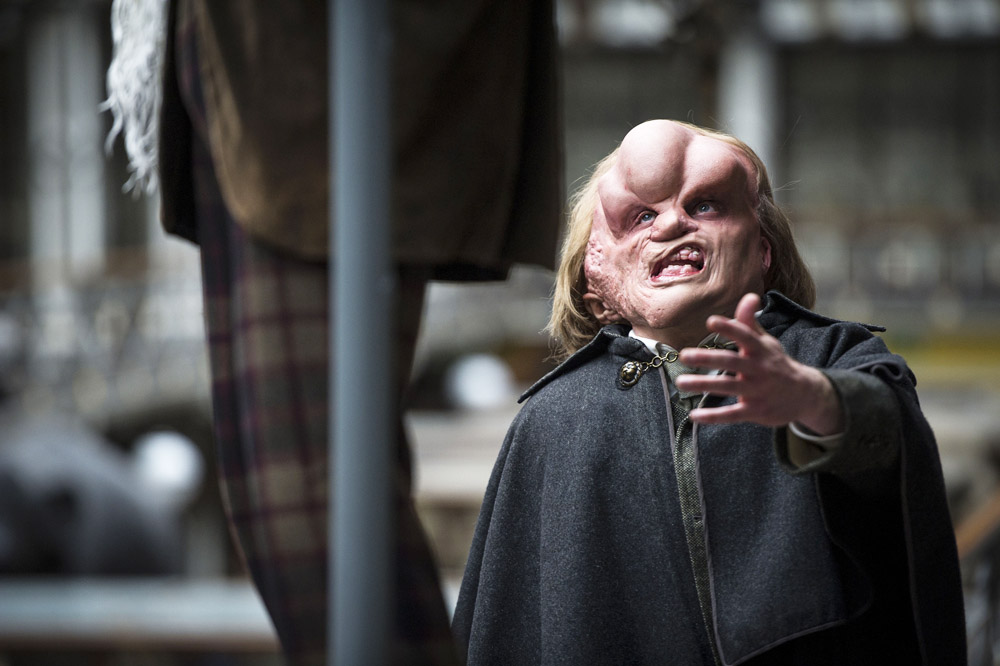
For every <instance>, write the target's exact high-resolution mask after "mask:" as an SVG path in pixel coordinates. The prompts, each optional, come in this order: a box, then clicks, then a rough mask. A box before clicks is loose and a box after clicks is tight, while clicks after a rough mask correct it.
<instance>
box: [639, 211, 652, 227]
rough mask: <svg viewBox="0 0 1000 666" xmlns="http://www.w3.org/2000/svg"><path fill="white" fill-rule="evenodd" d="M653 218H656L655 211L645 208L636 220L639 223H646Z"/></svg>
mask: <svg viewBox="0 0 1000 666" xmlns="http://www.w3.org/2000/svg"><path fill="white" fill-rule="evenodd" d="M655 219H656V213H654V212H653V211H650V210H647V211H646V212H645V213H643V214H642V215H640V216H639V220H638V221H639V222H641V223H643V224H646V223H648V222H652V221H653V220H655Z"/></svg>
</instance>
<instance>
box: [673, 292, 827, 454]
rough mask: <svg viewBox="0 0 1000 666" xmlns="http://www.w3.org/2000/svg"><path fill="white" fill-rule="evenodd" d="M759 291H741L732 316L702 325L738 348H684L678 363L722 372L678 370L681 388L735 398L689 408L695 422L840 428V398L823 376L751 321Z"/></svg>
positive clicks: (823, 432)
mask: <svg viewBox="0 0 1000 666" xmlns="http://www.w3.org/2000/svg"><path fill="white" fill-rule="evenodd" d="M759 308H760V296H758V295H757V294H746V295H745V296H744V297H743V298H742V299H740V302H739V305H737V306H736V313H735V316H734V318H733V319H729V318H727V317H721V316H719V315H713V316H711V317H709V318H708V320H707V322H706V326H707V327H708V330H709V331H711V332H713V333H718V334H719V335H721V336H722V337H724V338H727V339H728V340H732V341H733V342H734V343H736V345H737V347H738V348H739V351H729V350H725V349H701V348H687V349H683V350H681V352H680V361H681V363H683V364H684V365H687V366H689V367H697V368H708V369H713V370H722V371H723V374H716V375H699V374H684V375H680V376H679V377H677V387H678V388H679V389H681V390H684V391H695V392H701V393H711V394H714V395H723V396H734V397H736V398H737V401H736V403H734V404H732V405H724V406H722V407H707V408H699V409H693V410H691V415H690V418H691V420H692V421H694V422H695V423H736V422H742V421H749V422H752V423H759V424H760V425H764V426H770V427H777V426H785V425H788V424H789V423H791V422H793V421H794V422H795V423H798V424H801V425H803V426H805V427H806V428H809V429H810V430H812V431H813V432H814V433H816V434H818V435H830V434H834V433H837V432H840V431H842V430H843V414H842V411H841V407H840V401H839V399H838V397H837V394H836V391H834V388H833V385H832V384H831V383H830V380H829V379H827V377H826V375H824V374H823V373H822V372H820V371H819V370H817V369H816V368H813V367H810V366H808V365H804V364H802V363H799V362H798V361H796V360H795V359H793V358H791V357H790V356H788V355H787V354H786V353H785V351H784V350H783V349H782V347H781V343H780V342H778V340H777V338H775V337H774V336H772V335H770V334H769V333H767V331H765V330H764V329H763V328H761V326H760V324H758V323H757V320H756V318H755V317H754V313H755V312H756V311H757V310H758V309H759Z"/></svg>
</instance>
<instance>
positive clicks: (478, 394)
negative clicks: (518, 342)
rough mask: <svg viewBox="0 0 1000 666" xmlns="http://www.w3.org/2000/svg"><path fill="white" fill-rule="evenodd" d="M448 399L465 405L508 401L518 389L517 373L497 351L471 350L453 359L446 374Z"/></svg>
mask: <svg viewBox="0 0 1000 666" xmlns="http://www.w3.org/2000/svg"><path fill="white" fill-rule="evenodd" d="M444 392H445V397H447V399H448V402H449V403H450V404H452V405H454V406H455V407H458V408H463V409H490V408H493V407H500V406H502V405H506V404H508V403H510V402H511V401H512V400H514V399H515V394H516V392H517V389H516V386H515V383H514V373H512V372H511V370H510V368H509V367H508V366H507V364H506V363H504V362H503V360H501V359H500V358H499V357H497V356H495V355H493V354H469V355H467V356H462V357H461V358H459V359H458V360H456V361H455V362H454V363H452V364H451V365H450V366H449V367H448V370H447V371H446V372H445V376H444Z"/></svg>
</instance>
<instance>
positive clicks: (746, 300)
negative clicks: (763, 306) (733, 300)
mask: <svg viewBox="0 0 1000 666" xmlns="http://www.w3.org/2000/svg"><path fill="white" fill-rule="evenodd" d="M757 310H760V296H758V295H757V294H755V293H753V292H750V293H749V294H744V295H743V298H741V299H740V302H739V304H738V305H737V306H736V315H735V316H734V319H736V321H738V322H740V323H742V324H745V325H746V326H749V327H750V328H751V329H753V330H754V331H758V332H761V333H762V332H763V331H764V329H763V328H761V327H760V324H758V323H757V317H756V316H755V315H756V313H757Z"/></svg>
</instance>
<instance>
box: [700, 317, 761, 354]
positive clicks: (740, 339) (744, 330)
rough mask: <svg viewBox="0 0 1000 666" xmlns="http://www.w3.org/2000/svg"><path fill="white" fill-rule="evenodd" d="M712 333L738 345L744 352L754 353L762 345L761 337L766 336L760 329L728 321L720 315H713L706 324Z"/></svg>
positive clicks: (736, 321)
mask: <svg viewBox="0 0 1000 666" xmlns="http://www.w3.org/2000/svg"><path fill="white" fill-rule="evenodd" d="M705 326H706V328H707V329H708V330H709V331H710V332H712V333H718V334H719V335H721V336H722V337H724V338H727V339H729V340H731V341H733V342H735V343H736V345H737V346H738V347H739V348H740V349H742V350H744V351H748V352H749V351H752V350H755V349H756V346H757V345H759V344H760V337H761V336H762V335H765V333H764V331H763V330H761V329H760V328H758V327H751V326H748V325H747V324H744V323H743V322H741V321H738V320H736V319H727V318H725V317H720V316H718V315H712V316H711V317H709V318H708V321H707V322H706V324H705Z"/></svg>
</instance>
